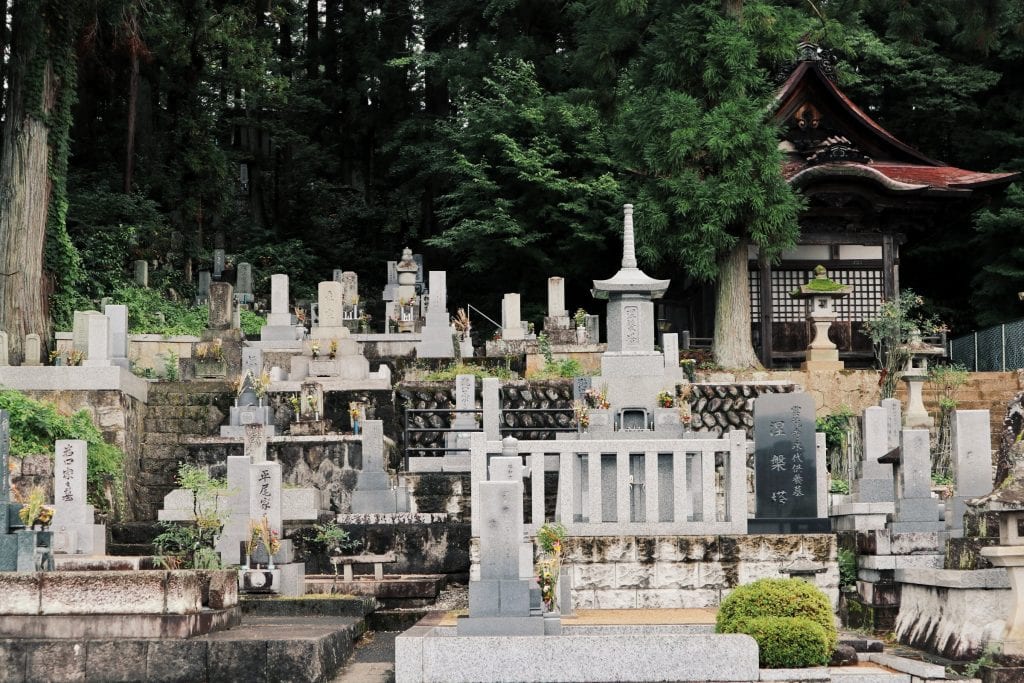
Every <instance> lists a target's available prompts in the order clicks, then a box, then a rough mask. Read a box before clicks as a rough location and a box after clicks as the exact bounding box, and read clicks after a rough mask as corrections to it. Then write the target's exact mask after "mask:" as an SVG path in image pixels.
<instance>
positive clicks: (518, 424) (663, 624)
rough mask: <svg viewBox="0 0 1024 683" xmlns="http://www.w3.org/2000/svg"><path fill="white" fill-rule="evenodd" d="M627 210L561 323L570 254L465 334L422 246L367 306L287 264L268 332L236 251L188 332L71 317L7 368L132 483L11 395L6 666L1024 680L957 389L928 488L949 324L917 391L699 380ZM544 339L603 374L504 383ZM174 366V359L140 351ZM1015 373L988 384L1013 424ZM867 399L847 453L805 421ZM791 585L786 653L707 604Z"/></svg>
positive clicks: (278, 675)
mask: <svg viewBox="0 0 1024 683" xmlns="http://www.w3.org/2000/svg"><path fill="white" fill-rule="evenodd" d="M632 211H633V207H632V206H630V205H626V206H625V209H624V213H623V247H622V250H623V254H622V260H621V268H620V270H619V271H618V272H617V273H615V274H614V275H613V276H612V277H610V278H608V279H603V280H594V293H595V296H597V297H599V298H600V299H601V300H605V301H606V302H607V303H606V308H605V309H604V310H605V312H604V316H603V318H604V322H603V323H601V321H600V318H599V317H598V316H594V315H590V314H587V315H586V316H585V317H584V316H580V319H579V320H573V319H572V318H570V316H569V313H568V310H569V309H568V308H567V306H566V300H565V292H564V281H563V279H562V278H560V277H551V278H550V279H549V281H548V283H547V284H548V301H547V306H546V310H547V313H548V315H547V316H545V318H544V325H543V328H542V331H541V332H539V333H538V332H534V331H531V329H530V327H529V326H528V325H527V324H526V323H524V322H523V321H522V320H521V314H520V301H519V296H518V295H517V294H506V295H505V296H504V298H503V300H502V302H501V310H502V320H501V322H500V331H501V334H500V339H496V340H491V341H488V342H487V343H486V344H484V345H481V346H478V347H474V346H473V345H472V343H471V341H470V339H471V338H470V336H469V335H468V334H467V332H468V330H467V329H465V327H462V328H460V326H459V324H458V323H459V317H458V316H455V315H453V311H452V310H451V306H450V305H449V301H450V300H451V298H450V297H449V294H448V292H447V287H446V277H445V275H446V274H445V273H444V272H438V271H426V272H424V271H423V267H424V264H423V262H422V259H417V258H416V257H415V256H414V255H413V254H412V251H411V250H410V249H406V250H405V252H404V253H403V254H402V255H401V257H400V258H399V259H398V260H396V261H393V262H388V263H387V264H386V270H387V282H388V284H387V286H386V289H385V291H384V293H383V297H382V300H383V302H384V305H385V307H386V310H385V311H384V312H383V313H382V314H381V315H379V319H381V320H383V321H386V322H385V323H383V324H382V325H380V326H379V327H380V329H376V330H374V329H369V328H368V327H367V325H365V320H366V318H365V314H366V311H365V310H364V309H361V308H359V307H360V306H361V305H363V304H361V303H360V302H362V301H364V300H363V299H361V298H360V296H359V293H358V292H359V290H358V287H359V284H358V283H359V279H358V276H357V274H356V273H351V272H348V271H344V270H342V269H337V270H335V272H334V273H333V275H332V279H330V280H325V281H323V282H321V283H320V284H319V286H318V288H317V299H316V300H315V301H311V302H308V304H307V305H306V306H305V308H303V305H302V304H299V303H298V302H296V301H295V300H294V299H293V298H292V297H291V295H290V293H289V276H288V274H285V273H273V274H270V296H269V301H268V302H265V303H266V305H267V308H266V312H267V314H266V322H265V324H264V326H263V328H262V330H261V332H260V334H259V335H258V338H256V339H249V338H248V337H247V336H246V335H244V334H243V333H242V331H241V330H240V328H239V323H238V321H239V319H240V315H239V309H240V308H241V307H255V306H259V305H260V304H261V302H259V301H258V300H257V299H256V298H255V296H254V294H253V292H252V287H251V282H250V280H251V278H252V277H253V275H254V272H253V271H254V268H253V267H252V266H251V265H249V264H239V265H238V267H237V268H236V269H235V270H236V273H237V280H236V281H235V282H228V281H224V280H222V279H220V278H221V275H222V273H223V272H224V266H223V259H224V258H225V257H224V255H223V254H220V255H219V256H218V257H217V259H215V261H214V263H213V265H212V269H211V271H210V275H209V282H208V283H207V284H208V286H207V287H206V288H205V291H204V295H203V304H204V305H206V306H207V307H208V308H209V318H208V320H209V323H208V329H207V330H206V331H205V332H204V333H203V334H202V335H201V336H198V337H192V338H188V339H185V338H161V339H152V338H151V337H152V335H131V334H129V333H128V330H127V327H128V319H127V311H126V308H125V307H124V306H123V305H119V304H116V303H107V304H105V305H104V307H103V311H102V312H100V311H98V310H94V311H79V312H76V314H75V325H74V329H73V330H71V331H70V332H57V333H56V340H55V341H56V349H57V352H56V355H55V358H56V360H57V361H58V362H56V363H54V364H50V365H41V364H36V363H35V361H36V356H35V355H31V356H30V357H27V358H26V362H24V363H22V364H21V365H20V366H10V365H8V366H3V367H0V382H2V384H3V385H4V386H5V387H7V388H9V389H10V390H16V391H20V392H23V393H24V394H25V395H27V396H30V397H32V398H37V399H44V400H51V401H56V402H59V404H60V405H61V406H62V407H63V408H65V409H66V410H70V409H76V410H77V409H85V410H86V415H87V417H88V418H89V419H91V420H95V421H96V422H98V423H99V424H101V425H102V426H103V427H104V429H103V431H102V433H100V435H99V436H100V440H103V439H105V440H106V441H107V442H110V443H111V444H113V445H116V446H117V448H119V449H121V450H122V452H123V453H124V456H125V458H124V460H123V478H122V479H120V480H113V481H119V482H120V483H119V486H121V487H122V488H121V489H120V490H116V491H115V490H112V489H111V484H110V482H111V481H112V480H111V479H109V478H108V479H100V478H98V477H96V475H95V474H94V473H93V470H92V469H90V460H91V459H92V458H96V457H100V456H99V453H100V451H99V450H98V446H97V442H96V440H95V439H94V440H93V441H91V442H90V441H87V440H85V439H57V440H55V441H54V442H53V443H52V446H51V449H50V452H49V453H40V454H35V455H30V456H24V455H22V454H16V455H14V454H12V452H11V444H12V443H13V442H14V439H12V432H13V430H15V429H18V428H20V427H19V426H17V425H16V424H15V423H13V422H12V420H11V418H10V412H9V411H8V410H4V411H2V412H0V454H2V456H3V461H4V463H3V464H4V468H3V471H4V472H5V473H8V476H5V477H4V478H3V480H2V482H0V483H2V487H0V584H2V585H0V665H2V667H3V669H4V679H5V680H22V679H24V680H44V679H45V680H80V679H82V678H85V679H87V680H142V679H144V680H151V681H156V680H210V681H219V680H325V681H326V680H392V679H393V680H397V681H399V682H410V683H412V682H418V681H488V680H494V681H504V680H520V681H556V680H557V681H572V680H581V681H599V680H601V681H625V680H629V681H648V680H649V681H660V680H674V681H757V680H774V681H788V680H801V681H830V680H831V681H893V682H896V681H934V680H948V679H956V678H967V679H970V678H972V677H975V678H981V679H982V680H986V681H1009V680H1024V669H1022V668H1021V667H1020V661H1021V659H1020V657H1022V656H1024V635H1022V634H1024V621H1022V617H1021V614H1024V596H1021V595H1019V586H1020V581H1019V579H1018V572H1021V571H1024V569H1021V567H1024V560H1022V559H1021V558H1022V557H1024V551H1022V550H1021V548H1024V542H1022V541H1021V538H1022V537H1024V532H1022V531H1021V528H1022V527H1020V526H1018V521H1017V520H1018V519H1019V518H1021V517H1022V516H1024V490H1022V489H1021V486H1022V484H1020V482H1021V481H1024V479H1021V478H1020V476H1017V470H1016V469H1015V467H1018V466H1017V465H1013V464H1012V463H1011V464H1010V465H1008V467H1009V471H1010V476H1009V477H1007V478H1005V482H1007V483H1004V484H1003V485H1001V486H998V487H997V486H995V484H996V482H995V480H994V475H993V457H994V449H993V439H992V434H993V431H992V427H991V425H992V420H993V416H992V415H990V413H989V411H987V410H969V409H965V410H955V411H953V412H952V414H951V425H950V432H949V433H950V440H949V443H948V444H947V446H948V452H949V462H950V467H951V475H952V476H951V477H950V480H949V481H950V482H951V483H944V484H942V485H941V486H939V485H936V484H935V483H934V482H933V477H932V473H933V462H934V453H933V450H934V449H935V447H936V445H935V440H934V438H933V434H932V433H931V432H930V431H929V428H932V429H933V430H934V424H933V422H934V421H933V420H932V414H933V413H934V406H928V405H927V404H926V402H925V401H924V398H923V393H922V387H921V385H922V384H923V383H924V377H925V376H924V375H923V374H922V372H921V370H920V369H921V367H922V365H923V364H924V363H925V360H923V359H926V358H928V357H934V356H936V355H939V353H938V352H936V350H935V349H934V348H932V347H927V346H926V345H923V344H921V343H918V344H917V345H916V347H915V350H914V352H913V353H911V354H909V356H908V359H907V361H906V370H905V372H904V375H903V377H904V379H905V383H906V384H907V385H908V386H907V389H908V390H907V391H906V393H905V394H904V395H903V396H904V397H903V398H902V399H901V398H899V397H893V398H886V399H884V400H881V401H879V400H878V396H877V392H876V391H875V386H874V385H875V384H876V378H877V373H876V372H875V371H872V370H852V371H851V370H845V369H842V362H841V361H838V360H837V359H836V358H835V357H831V356H829V357H823V356H822V355H821V354H822V353H823V352H822V346H823V344H822V342H821V340H820V339H817V340H815V341H814V342H813V343H812V347H814V348H813V349H812V350H814V351H815V352H816V354H817V355H809V356H808V359H809V360H808V364H807V368H806V369H804V370H802V371H784V372H768V371H764V372H758V373H753V374H750V375H748V376H736V375H735V374H731V373H727V372H722V371H700V372H697V373H696V374H695V377H694V380H695V381H691V380H690V379H688V374H687V373H686V372H685V371H684V368H685V365H686V359H685V356H686V350H685V349H683V350H680V348H679V339H678V337H677V335H675V334H672V333H664V334H660V335H659V338H658V339H657V341H658V342H659V343H658V345H656V344H655V341H656V336H655V325H654V302H655V301H656V299H657V298H658V297H659V296H661V295H662V294H663V293H664V291H665V289H666V288H667V287H668V285H669V282H668V281H665V280H655V279H652V278H650V277H648V276H647V275H646V274H645V273H644V272H643V271H642V270H640V269H639V268H638V266H637V261H636V257H635V254H634V236H633V222H632ZM204 272H205V271H204ZM843 291H844V292H845V291H846V290H843ZM592 307H593V306H592ZM826 308H827V307H826V306H825V305H823V306H821V307H818V306H817V305H815V306H811V307H809V310H810V313H809V321H810V322H811V323H813V324H819V323H820V322H821V321H822V320H823V319H825V320H828V314H825V313H822V312H821V310H825V309H826ZM453 321H454V322H453ZM496 324H497V323H496ZM602 330H604V332H603V333H602ZM602 337H603V338H604V339H605V341H601V338H602ZM826 339H827V337H826ZM32 341H33V340H26V348H28V349H30V350H31V349H32ZM37 341H38V340H37ZM467 342H469V343H467ZM825 351H826V352H827V349H826V350H825ZM939 351H941V349H940V350H939ZM555 353H558V354H560V355H564V356H565V357H575V358H580V359H582V360H581V361H580V362H578V363H577V365H576V367H577V368H584V367H586V368H589V369H590V370H589V371H582V370H581V371H580V372H579V373H578V374H577V375H576V376H574V377H565V378H560V377H550V376H545V377H543V378H541V379H531V377H530V375H529V374H527V377H526V379H516V378H509V377H508V376H507V374H506V375H505V377H504V378H503V377H502V376H501V373H498V374H497V375H495V376H486V375H487V374H488V373H487V368H495V367H497V368H499V369H500V368H502V366H503V364H504V363H505V362H506V359H507V358H508V357H510V356H512V355H517V356H519V357H520V364H521V365H520V366H521V367H522V368H523V369H524V370H526V369H527V368H529V367H530V366H531V363H533V364H534V365H537V364H540V363H543V364H546V365H551V364H552V363H553V362H554V361H553V360H552V359H553V358H554V354H555ZM33 354H34V352H33ZM475 354H479V355H480V356H481V357H479V358H477V357H475ZM809 354H810V351H809ZM825 355H826V356H827V355H828V354H827V353H826V354H825ZM531 356H532V357H533V358H532V359H531ZM833 356H834V354H833ZM168 357H169V358H173V359H174V362H175V363H176V366H175V367H174V368H173V370H174V372H172V373H169V374H171V375H172V377H170V378H168V377H166V376H165V377H163V378H160V377H152V376H150V375H152V374H153V373H152V372H151V370H152V368H154V367H157V366H158V364H159V362H160V360H161V358H168ZM418 358H422V359H425V360H424V361H422V362H421V361H416V362H415V363H414V362H412V361H415V359H418ZM812 358H813V360H814V362H813V363H812V362H811V360H810V359H812ZM454 359H459V363H460V365H458V366H454V365H453V361H454ZM933 362H934V360H933ZM837 364H838V365H837ZM448 367H458V368H461V370H455V371H454V372H453V373H450V374H449V375H448V376H447V377H445V378H442V379H431V378H430V376H429V374H428V372H429V371H430V369H431V368H434V369H437V368H441V369H444V368H448ZM474 368H477V369H482V372H479V373H474V371H473V369H474ZM133 371H134V372H133ZM478 374H482V375H484V376H483V377H478V376H477V375H478ZM452 375H454V376H452ZM1014 381H1015V382H1016V380H1014ZM915 383H917V385H916V386H915ZM1019 389H1020V387H1018V386H1016V384H1015V385H1014V386H1012V387H1011V388H1010V389H1009V390H1008V391H1007V392H1006V395H1005V396H1004V397H1003V398H1002V399H1001V400H1002V403H1003V404H1009V405H1010V407H1011V410H1010V412H1009V413H1008V415H1009V417H1007V422H1006V425H1007V426H1006V429H1008V430H1009V432H1008V433H1007V435H1004V441H1005V440H1007V439H1008V440H1009V443H1011V445H1012V444H1013V443H1015V442H1016V440H1018V439H1019V433H1020V431H1021V429H1022V428H1024V427H1022V426H1021V423H1020V421H1019V420H1015V419H1014V418H1013V415H1014V414H1015V413H1013V405H1014V404H1013V402H1012V401H1015V402H1016V404H1015V405H1016V406H1017V407H1016V408H1015V409H1016V410H1017V411H1019V404H1020V402H1021V397H1020V394H1017V392H1018V390H1019ZM1014 394H1017V396H1016V398H1014ZM1011 399H1012V401H1011ZM851 401H853V402H855V403H856V404H857V405H856V414H855V415H847V417H846V418H845V419H846V423H845V425H846V426H845V427H844V430H843V434H844V439H846V440H847V441H846V443H845V446H844V447H841V448H838V449H837V448H834V447H833V448H832V450H831V452H830V449H829V446H830V444H828V442H827V439H826V434H825V433H823V432H822V431H819V430H818V426H817V424H816V417H821V416H823V415H828V414H829V413H830V412H832V411H834V410H835V409H837V408H839V406H841V405H849V404H850V402H851ZM1002 418H1003V416H1002V415H996V416H994V419H996V420H1001V419H1002ZM14 437H17V434H14ZM1005 450H1006V447H1005V445H1004V447H1002V448H1001V449H996V451H995V453H996V454H1000V453H1002V452H1003V451H1005ZM94 467H95V466H94ZM98 481H101V482H102V481H105V482H107V484H106V488H102V487H101V486H98V485H97V482H98ZM837 481H841V483H842V486H837V485H836V482H837ZM98 508H102V509H98ZM773 581H774V582H780V581H781V583H773ZM786 581H795V582H797V583H798V584H799V585H810V586H813V589H811V590H813V591H814V594H815V595H816V596H818V598H817V599H820V600H821V601H822V604H823V605H825V606H826V608H825V613H826V614H827V624H826V626H827V629H826V630H830V632H832V633H833V636H831V637H832V638H833V640H835V635H834V634H835V628H836V626H837V625H838V627H839V629H840V630H839V637H838V643H839V645H837V646H835V647H833V643H832V642H831V641H830V643H829V647H828V650H827V652H825V651H823V652H824V655H823V657H822V658H821V659H820V660H819V661H815V662H810V663H808V662H804V663H802V664H799V665H796V667H794V666H785V665H779V664H778V663H775V664H772V661H773V660H772V659H771V657H772V655H771V653H770V651H769V650H766V649H765V648H766V647H769V646H766V645H759V642H761V641H759V640H757V639H755V637H752V635H750V634H748V633H747V632H746V631H744V630H743V628H742V627H741V628H740V629H739V630H730V629H729V628H724V627H722V625H721V623H720V624H719V628H717V629H716V617H715V615H716V611H718V612H719V614H720V615H721V614H722V611H721V610H724V609H725V607H724V605H726V604H728V602H727V601H728V599H729V597H730V595H731V594H733V593H734V591H735V590H736V589H737V588H739V587H741V586H754V587H755V588H756V587H757V586H762V585H767V586H769V587H770V586H774V585H778V586H782V587H783V588H781V589H779V590H790V589H789V588H785V587H786V586H792V584H790V583H786ZM765 582H767V583H765ZM771 590H775V589H771ZM451 596H461V598H457V599H456V602H458V603H459V604H457V605H454V606H453V605H448V606H447V607H446V606H445V605H446V600H449V601H450V599H451ZM768 616H771V615H768ZM765 618H768V617H765ZM772 618H775V619H781V620H783V621H785V620H786V619H793V618H794V617H793V616H792V615H774V616H773V617H772ZM720 621H721V620H720ZM772 623H774V622H772ZM367 629H369V630H370V632H369V633H364V632H366V631H367ZM821 633H825V631H824V630H823V631H821ZM374 637H378V638H385V642H391V641H393V647H392V648H391V649H389V650H388V655H387V657H386V659H387V661H386V662H383V663H379V666H378V667H377V668H373V667H371V666H370V665H369V664H366V663H361V662H360V661H359V654H358V653H359V652H360V649H359V648H360V647H361V643H365V642H369V641H372V639H373V638H374ZM388 639H390V640H388ZM883 640H885V642H884V643H883ZM901 646H902V647H904V648H906V649H897V648H899V647H901ZM960 672H967V673H966V674H964V675H960ZM373 676H377V677H378V678H373Z"/></svg>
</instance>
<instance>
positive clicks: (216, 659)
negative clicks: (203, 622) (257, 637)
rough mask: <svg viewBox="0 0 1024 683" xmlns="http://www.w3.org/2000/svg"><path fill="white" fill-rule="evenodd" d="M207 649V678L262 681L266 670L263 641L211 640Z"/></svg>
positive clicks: (265, 653)
mask: <svg viewBox="0 0 1024 683" xmlns="http://www.w3.org/2000/svg"><path fill="white" fill-rule="evenodd" d="M209 643H210V644H209V649H208V650H207V659H206V661H207V671H208V672H209V673H208V676H209V678H208V680H211V681H263V680H266V672H267V644H266V642H265V641H251V642H248V641H238V640H211V641H209Z"/></svg>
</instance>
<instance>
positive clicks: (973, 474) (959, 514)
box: [946, 410, 992, 538]
mask: <svg viewBox="0 0 1024 683" xmlns="http://www.w3.org/2000/svg"><path fill="white" fill-rule="evenodd" d="M952 441H953V479H954V481H955V482H956V488H955V491H954V494H953V496H952V497H951V498H948V499H946V510H947V511H948V514H947V515H946V530H947V531H950V532H951V535H952V536H953V537H955V538H959V537H962V536H963V535H964V530H963V526H964V513H965V512H966V511H967V501H968V500H971V499H972V498H980V497H981V496H984V495H986V494H988V493H989V492H990V491H991V490H992V427H991V423H990V421H989V412H988V411H987V410H957V411H954V412H953V433H952Z"/></svg>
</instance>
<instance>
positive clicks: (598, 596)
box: [594, 590, 637, 609]
mask: <svg viewBox="0 0 1024 683" xmlns="http://www.w3.org/2000/svg"><path fill="white" fill-rule="evenodd" d="M636 596H637V591H635V590H596V591H594V603H595V605H594V606H595V609H635V608H636V606H637V604H636Z"/></svg>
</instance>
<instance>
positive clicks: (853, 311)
mask: <svg viewBox="0 0 1024 683" xmlns="http://www.w3.org/2000/svg"><path fill="white" fill-rule="evenodd" d="M813 275H814V273H813V272H812V271H811V270H809V269H808V270H802V269H800V270H781V269H780V270H773V271H772V321H773V322H777V323H785V322H799V321H801V320H804V319H806V317H807V302H806V300H804V299H794V298H793V297H791V296H790V292H792V291H793V290H794V289H797V288H798V287H799V286H800V285H802V284H806V283H807V281H808V280H810V279H811V277H813ZM828 276H829V277H830V278H832V279H833V280H836V281H838V282H842V283H843V284H845V285H853V292H851V293H850V295H849V296H847V297H844V298H842V299H840V300H839V301H838V302H836V313H837V314H838V315H839V320H842V321H849V322H861V321H864V320H868V319H869V318H872V317H874V316H875V314H876V313H877V312H878V306H879V304H880V303H881V301H882V295H883V292H884V289H883V288H884V282H883V278H882V271H881V269H879V268H842V269H831V268H830V269H829V270H828ZM750 317H751V320H752V321H754V322H755V323H756V322H760V320H761V278H760V276H759V274H758V272H757V271H756V270H751V271H750Z"/></svg>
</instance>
